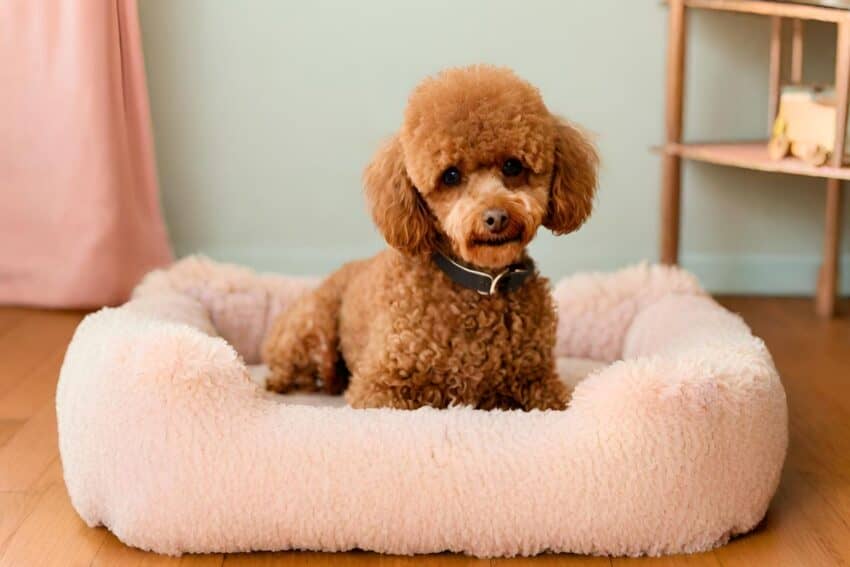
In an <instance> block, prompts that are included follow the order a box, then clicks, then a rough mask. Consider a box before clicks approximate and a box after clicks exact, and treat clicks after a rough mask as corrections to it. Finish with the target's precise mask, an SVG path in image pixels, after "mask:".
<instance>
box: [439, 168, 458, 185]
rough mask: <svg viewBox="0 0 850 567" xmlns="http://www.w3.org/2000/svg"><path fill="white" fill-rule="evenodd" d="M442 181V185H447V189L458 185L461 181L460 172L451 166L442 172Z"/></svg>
mask: <svg viewBox="0 0 850 567" xmlns="http://www.w3.org/2000/svg"><path fill="white" fill-rule="evenodd" d="M442 179H443V185H448V186H449V187H454V186H455V185H459V184H460V180H461V175H460V170H459V169H458V168H456V167H455V166H451V167H449V168H448V169H446V170H445V171H444V172H443V177H442Z"/></svg>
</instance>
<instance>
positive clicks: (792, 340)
mask: <svg viewBox="0 0 850 567" xmlns="http://www.w3.org/2000/svg"><path fill="white" fill-rule="evenodd" d="M722 303H724V304H725V305H726V306H727V307H729V308H730V309H732V310H733V311H736V312H739V313H741V314H742V315H743V317H744V318H745V319H746V320H747V322H748V323H749V324H750V325H751V326H752V327H753V329H754V331H755V332H756V334H758V335H759V336H761V337H763V338H764V339H765V341H766V342H767V344H768V346H769V347H770V349H771V351H772V352H773V355H774V358H775V359H776V363H777V366H778V367H779V370H780V372H781V374H782V379H783V382H784V384H785V387H786V389H787V391H788V400H789V405H790V424H791V445H790V451H789V456H788V462H787V465H786V468H785V472H784V475H783V477H782V483H781V485H780V488H779V493H778V494H777V497H776V498H775V500H774V502H773V504H772V505H771V508H770V511H769V512H768V514H767V517H766V519H765V521H764V522H763V523H762V525H761V526H760V527H759V528H758V529H757V530H756V531H755V532H753V533H751V534H749V535H747V536H744V537H740V538H738V539H736V540H734V541H733V542H731V543H730V544H729V545H727V546H725V547H722V548H720V549H717V550H715V551H714V552H711V553H706V554H701V555H691V556H675V557H664V558H654V559H638V560H634V559H611V560H609V559H607V558H587V557H577V556H544V557H539V558H532V559H516V560H493V561H489V560H477V559H473V558H468V557H463V556H454V555H435V556H427V557H418V558H405V557H391V556H380V555H375V554H370V553H346V554H317V553H274V554H271V553H258V554H238V555H226V556H224V555H205V556H184V557H182V558H169V557H161V556H157V555H154V554H150V553H145V552H142V551H139V550H136V549H131V548H128V547H126V546H124V545H123V544H121V543H120V542H119V541H118V540H117V539H116V538H115V537H114V536H113V535H112V534H110V533H109V532H108V531H106V530H104V529H90V528H88V527H86V526H85V525H84V524H83V523H82V521H81V520H80V519H79V518H78V517H77V515H76V514H75V512H74V511H73V509H72V508H71V504H70V502H69V500H68V496H67V493H66V491H65V487H64V484H63V482H62V470H61V465H60V463H59V459H58V452H57V446H56V415H55V411H54V406H53V396H54V393H55V386H56V377H57V374H58V371H59V367H60V365H61V362H62V355H63V353H64V350H65V347H66V345H67V343H68V340H69V339H70V337H71V335H72V333H73V331H74V328H75V326H76V325H77V323H78V322H79V320H80V319H81V318H82V314H81V313H76V312H57V311H39V310H27V309H19V308H0V567H1V566H7V565H9V566H29V565H38V566H42V565H62V566H65V565H98V566H101V565H102V566H113V565H198V566H220V565H228V566H236V565H238V566H253V565H277V564H282V565H331V564H334V565H335V564H344V565H351V566H355V565H362V564H365V563H377V564H381V565H384V566H395V565H401V564H408V563H416V564H424V565H485V564H490V565H510V564H513V565H517V566H519V565H532V564H533V565H540V566H542V565H587V566H612V567H613V566H617V567H619V566H626V565H631V564H642V565H647V566H658V567H662V566H663V567H668V566H692V567H702V566H712V567H717V566H729V567H732V566H738V565H740V566H754V565H755V566H758V565H766V566H768V565H769V566H784V565H787V566H809V565H812V566H821V565H823V566H832V565H845V564H850V319H847V318H846V316H845V318H844V319H837V320H833V321H822V320H819V319H817V318H816V317H815V315H814V313H813V306H812V304H811V302H810V301H808V300H803V299H753V298H725V299H722Z"/></svg>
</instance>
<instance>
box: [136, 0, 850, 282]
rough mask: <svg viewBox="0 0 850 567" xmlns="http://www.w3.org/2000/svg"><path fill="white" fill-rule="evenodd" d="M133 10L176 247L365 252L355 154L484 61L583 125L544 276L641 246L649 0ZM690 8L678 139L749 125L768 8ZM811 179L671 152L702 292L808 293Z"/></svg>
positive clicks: (817, 51)
mask: <svg viewBox="0 0 850 567" xmlns="http://www.w3.org/2000/svg"><path fill="white" fill-rule="evenodd" d="M140 12H141V18H142V27H143V33H144V48H145V54H146V58H147V70H148V81H149V89H150V97H151V103H152V109H153V119H154V130H155V136H156V144H157V158H158V165H159V177H160V183H161V187H162V192H163V201H164V205H165V210H166V216H167V220H168V225H169V228H170V231H171V235H172V237H173V240H174V242H175V244H176V248H177V251H178V253H180V254H185V253H189V252H195V251H201V252H204V253H206V254H209V255H211V256H213V257H214V258H218V259H222V260H229V261H237V262H243V263H247V264H250V265H253V266H255V267H258V268H261V269H266V270H276V271H282V272H290V273H326V272H328V271H330V270H331V269H333V268H334V267H336V266H337V265H339V264H340V263H341V262H343V261H345V260H348V259H351V258H354V257H358V256H363V255H367V254H370V253H372V252H373V251H376V250H378V249H379V248H380V247H381V246H382V241H381V240H380V238H379V237H378V235H377V234H376V232H375V230H374V229H373V227H372V225H371V223H370V221H369V219H368V217H367V214H366V212H365V208H364V205H363V201H362V198H361V194H360V173H361V171H362V169H363V167H364V165H365V164H366V162H367V161H368V159H369V157H370V156H371V154H372V152H373V150H374V149H375V147H376V146H377V144H378V143H379V141H380V140H381V139H382V138H383V137H384V136H386V135H387V134H389V133H391V132H392V131H393V130H394V129H395V128H396V127H397V126H398V124H399V121H400V117H401V113H402V109H403V107H404V103H405V99H406V97H407V94H408V92H409V91H410V89H411V88H412V87H413V86H414V85H415V84H416V83H417V81H418V80H419V79H420V78H422V77H423V76H425V75H427V74H430V73H433V72H435V71H437V70H439V69H441V68H443V67H446V66H451V65H458V64H467V63H475V62H489V63H497V64H503V65H509V66H511V67H513V68H514V69H516V70H517V71H518V72H519V73H520V74H521V75H522V76H524V77H526V78H527V79H529V80H530V81H532V82H533V83H535V84H536V85H538V86H539V87H540V88H541V90H542V92H543V94H544V97H545V99H546V102H547V104H548V105H549V107H550V108H551V109H552V110H553V111H556V112H559V113H562V114H564V115H566V116H568V117H569V118H571V119H573V120H575V121H577V122H579V123H581V124H583V125H585V126H586V127H587V128H589V129H591V130H592V131H594V132H596V133H597V135H598V142H599V147H600V150H601V154H602V157H603V163H604V165H603V170H602V184H601V190H600V193H599V199H598V207H597V209H596V212H595V214H594V215H593V217H592V218H591V220H590V221H589V223H588V224H587V225H586V226H585V227H584V228H583V229H582V230H581V231H580V232H579V233H577V234H575V235H572V236H568V237H562V238H558V239H555V238H552V237H550V236H549V235H548V234H547V235H546V236H545V237H542V238H539V239H538V241H537V242H536V243H535V245H534V246H533V251H534V254H535V257H536V258H537V259H538V262H539V263H540V264H541V267H542V269H543V271H544V272H545V273H547V274H549V275H550V276H552V277H559V276H561V275H565V274H568V273H570V272H573V271H576V270H587V269H611V268H616V267H619V266H623V265H625V264H628V263H632V262H635V261H638V260H641V259H654V258H656V248H657V246H656V242H657V230H658V220H657V219H658V215H657V209H658V185H659V160H658V157H657V156H655V155H653V154H651V153H650V152H649V147H650V146H653V145H655V144H658V143H659V142H660V141H661V139H662V126H663V119H662V116H663V102H662V96H663V69H664V48H665V43H666V39H665V32H666V27H665V24H666V10H665V8H664V7H663V6H662V5H661V3H659V2H658V1H657V0H640V1H629V2H624V1H623V0H596V1H590V0H584V1H577V0H573V1H563V0H560V1H558V0H549V1H529V2H524V3H520V2H509V1H492V0H490V1H486V0H478V1H468V0H465V1H457V0H453V1H452V0H430V1H427V2H408V1H401V0H380V1H378V0H363V1H356V2H355V1H343V0H337V1H309V2H308V1H303V2H285V1H282V0H246V1H240V2H235V1H230V0H180V1H177V2H175V1H173V0H142V2H140ZM694 16H695V17H692V18H691V19H690V23H691V34H692V35H691V42H690V46H691V49H690V52H689V54H688V60H689V62H690V64H691V66H690V69H691V72H690V74H689V77H688V81H687V90H688V95H689V100H688V111H687V116H686V134H687V136H688V137H689V138H690V139H709V138H713V137H725V138H754V137H760V136H762V135H764V132H765V115H766V110H765V91H766V83H767V75H766V58H767V38H768V24H767V22H766V21H765V20H764V19H760V18H757V17H751V16H738V15H728V14H716V13H704V12H703V13H697V14H694ZM809 31H810V33H809V36H810V37H811V38H812V41H811V44H812V45H811V46H810V47H809V49H808V51H807V54H808V55H809V56H810V59H812V60H813V61H814V65H813V67H814V68H815V74H816V75H819V76H821V77H828V76H829V74H828V70H829V69H830V66H831V65H832V63H831V55H830V53H831V45H830V41H831V40H832V37H833V35H832V33H833V31H832V30H831V29H830V28H829V27H827V26H819V27H816V28H811V29H810V30H809ZM818 58H820V59H822V60H821V61H815V60H816V59H818ZM825 72H826V73H825ZM822 185H823V183H822V182H819V181H815V180H807V179H798V178H787V177H782V176H778V175H768V174H757V173H753V172H745V171H737V170H731V169H725V168H720V167H714V166H708V165H699V164H696V165H688V166H687V167H686V169H685V187H686V192H685V197H684V198H685V201H684V211H685V213H684V217H685V218H684V237H683V251H684V264H685V265H686V266H688V267H690V268H692V269H693V270H695V271H696V272H697V273H698V275H699V276H700V277H701V278H702V279H703V281H704V282H705V283H706V284H707V285H708V286H709V287H710V288H711V289H714V290H718V291H738V292H786V293H787V292H791V293H808V292H811V290H812V289H813V285H814V281H815V269H816V266H817V264H818V255H819V251H820V243H821V226H822V224H821V222H822V221H821V217H822V207H823V203H824V192H823V190H822ZM848 218H850V217H848ZM848 240H850V238H845V247H844V249H845V250H848V251H850V243H848ZM848 256H850V255H845V263H844V264H845V268H850V265H848V262H847V261H846V260H847V258H848ZM846 271H848V270H847V269H845V272H846ZM848 280H850V278H846V277H845V286H844V288H845V290H846V289H847V288H848V287H850V285H847V283H848Z"/></svg>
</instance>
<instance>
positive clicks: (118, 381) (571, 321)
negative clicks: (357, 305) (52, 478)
mask: <svg viewBox="0 0 850 567" xmlns="http://www.w3.org/2000/svg"><path fill="white" fill-rule="evenodd" d="M309 285H312V282H311V281H309V280H299V279H293V278H285V277H281V276H260V275H255V274H254V273H253V272H250V271H249V270H246V269H243V268H238V267H234V266H226V265H219V264H215V263H212V262H210V261H207V260H202V259H195V258H193V259H188V260H184V261H182V262H180V263H178V264H176V265H175V266H174V267H172V268H171V269H169V270H166V271H160V272H154V273H153V274H151V275H149V276H148V277H147V278H146V279H145V281H144V282H143V283H142V284H141V285H140V286H139V288H138V289H137V290H136V293H135V295H134V299H133V300H132V301H130V302H129V303H127V304H126V305H124V306H122V307H119V308H117V309H104V310H102V311H99V312H98V313H95V314H93V315H90V316H88V317H86V319H85V320H84V321H83V322H82V324H81V325H80V327H79V329H78V330H77V332H76V334H75V336H74V339H73V341H72V342H71V345H70V347H69V349H68V353H67V356H66V359H65V363H64V365H63V367H62V373H61V377H60V382H59V388H58V392H57V400H56V403H57V413H58V420H59V442H60V450H61V456H62V464H63V468H64V473H65V482H66V484H67V486H68V492H69V494H70V496H71V501H72V502H73V505H74V507H75V508H76V510H77V511H78V512H79V514H80V516H82V518H83V519H84V520H85V521H86V522H87V523H88V524H89V525H92V526H95V525H105V526H107V527H108V528H109V529H110V530H112V531H113V532H114V533H115V534H116V535H117V536H118V537H119V538H120V539H121V540H122V541H124V542H125V543H127V544H130V545H133V546H137V547H141V548H144V549H151V550H154V551H158V552H162V553H169V554H179V553H181V552H233V551H247V550H279V549H314V550H326V551H341V550H348V549H353V548H361V549H367V550H374V551H379V552H386V553H400V554H412V553H429V552H439V551H444V550H450V551H457V552H464V553H469V554H473V555H478V556H512V555H532V554H536V553H540V552H543V551H547V550H548V551H554V552H573V553H590V554H608V555H638V554H650V555H656V554H662V553H677V552H694V551H700V550H705V549H710V548H712V547H714V546H717V545H719V544H722V543H724V542H726V541H727V540H728V539H729V537H730V536H733V535H735V534H739V533H742V532H746V531H748V530H750V529H752V528H753V527H754V526H755V525H756V524H757V523H758V522H759V521H760V520H761V518H762V517H763V516H764V513H765V511H766V509H767V506H768V503H769V501H770V498H771V496H772V495H773V493H774V491H775V489H776V486H777V483H778V481H779V476H780V470H781V468H782V463H783V460H784V457H785V450H786V444H787V409H786V402H785V393H784V391H783V388H782V385H781V383H780V381H779V377H778V375H777V373H776V370H775V368H774V365H773V362H772V361H771V357H770V354H769V353H768V351H767V350H766V349H765V346H764V344H763V343H762V341H760V340H759V339H758V338H755V337H753V336H752V335H751V334H750V330H749V329H748V328H747V326H746V325H745V324H744V323H743V322H742V321H741V319H740V318H738V317H737V316H735V315H733V314H731V313H729V312H727V311H726V310H724V309H723V308H722V307H720V306H719V305H718V304H716V303H715V302H714V301H713V300H712V299H711V298H709V297H708V296H706V295H705V294H704V293H703V292H702V291H701V290H700V289H699V286H698V284H697V283H696V281H695V280H694V278H693V277H691V276H690V275H688V274H687V273H685V272H683V271H680V270H677V269H671V268H662V267H649V266H638V267H634V268H629V269H626V270H623V271H621V272H618V273H615V274H611V275H598V274H594V275H578V276H575V277H572V278H568V279H566V280H564V281H562V282H561V283H560V284H559V285H558V286H557V287H556V289H555V295H556V298H557V301H558V305H559V310H560V321H561V322H560V328H559V337H558V346H557V349H558V355H559V356H570V357H580V358H590V359H595V360H598V361H604V362H606V363H609V364H606V365H604V367H602V368H600V369H597V370H595V371H593V372H592V373H591V374H590V376H589V377H587V378H586V379H584V380H582V381H581V382H579V383H578V385H577V386H576V389H575V394H574V397H573V401H572V403H571V405H570V407H569V408H568V409H567V410H566V411H561V412H555V411H550V412H539V411H533V412H528V413H524V412H519V411H516V412H500V411H496V412H484V411H477V410H472V409H468V408H454V409H449V410H439V411H438V410H432V409H430V408H426V409H420V410H417V411H399V410H389V409H380V410H354V409H351V408H348V407H331V406H328V405H322V404H323V402H324V401H325V400H323V399H322V398H310V399H311V400H312V401H313V402H314V405H308V404H305V403H303V401H304V400H303V397H302V398H297V397H296V398H293V397H286V396H276V395H271V394H267V393H265V392H264V391H263V389H262V388H260V387H259V386H258V385H256V384H255V383H254V382H253V381H252V380H251V378H250V376H249V371H248V369H247V367H246V363H252V362H256V360H257V358H258V347H259V344H260V341H261V339H262V335H263V333H264V332H265V330H266V328H267V326H268V325H269V323H270V322H271V321H272V320H273V318H274V315H275V314H276V313H277V312H278V311H279V310H280V309H281V308H283V307H284V306H285V305H286V304H287V303H288V302H289V301H291V300H292V299H293V298H294V297H295V296H296V295H297V294H298V293H300V292H302V291H303V290H304V289H306V287H307V286H309ZM336 400H337V401H338V400H339V399H338V398H337V399H336ZM316 402H318V405H315V403H316Z"/></svg>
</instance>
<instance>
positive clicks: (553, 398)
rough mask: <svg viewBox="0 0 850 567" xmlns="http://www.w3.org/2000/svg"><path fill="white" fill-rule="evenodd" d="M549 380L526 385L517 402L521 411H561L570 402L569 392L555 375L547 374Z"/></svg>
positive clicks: (535, 381)
mask: <svg viewBox="0 0 850 567" xmlns="http://www.w3.org/2000/svg"><path fill="white" fill-rule="evenodd" d="M548 376H549V378H546V379H543V380H534V381H532V382H531V383H529V384H528V387H527V388H525V389H524V390H523V392H522V394H521V396H520V398H519V399H518V400H517V402H519V403H520V405H521V406H522V409H524V410H526V411H528V410H533V409H539V410H547V409H553V410H562V409H565V408H566V407H567V404H568V403H569V401H570V394H571V392H570V390H569V388H567V386H566V384H564V383H563V382H562V381H561V379H560V378H559V377H558V375H557V374H555V373H550V374H548Z"/></svg>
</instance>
